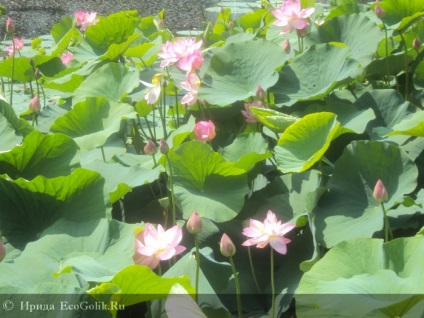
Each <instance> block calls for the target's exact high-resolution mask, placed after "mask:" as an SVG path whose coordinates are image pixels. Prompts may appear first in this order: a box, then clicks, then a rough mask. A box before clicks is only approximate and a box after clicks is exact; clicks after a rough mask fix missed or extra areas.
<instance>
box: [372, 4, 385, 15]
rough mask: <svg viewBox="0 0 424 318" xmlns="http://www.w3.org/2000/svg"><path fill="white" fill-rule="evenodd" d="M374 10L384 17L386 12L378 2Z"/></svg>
mask: <svg viewBox="0 0 424 318" xmlns="http://www.w3.org/2000/svg"><path fill="white" fill-rule="evenodd" d="M374 12H375V14H376V16H377V17H378V18H380V19H381V18H383V17H384V14H385V12H384V10H383V8H382V7H380V5H379V4H376V6H375V7H374Z"/></svg>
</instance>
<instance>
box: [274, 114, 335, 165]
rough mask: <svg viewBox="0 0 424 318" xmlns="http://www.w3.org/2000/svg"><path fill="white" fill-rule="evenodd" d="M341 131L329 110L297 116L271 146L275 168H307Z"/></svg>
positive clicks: (319, 157) (316, 160) (319, 156)
mask: <svg viewBox="0 0 424 318" xmlns="http://www.w3.org/2000/svg"><path fill="white" fill-rule="evenodd" d="M340 132H341V129H340V124H339V123H338V121H337V120H336V115H335V114H332V113H327V112H322V113H314V114H309V115H306V116H305V117H303V118H301V119H299V120H298V121H297V122H295V123H294V124H292V125H291V126H289V127H288V128H287V129H286V130H285V131H284V133H283V134H282V135H281V137H280V140H278V144H277V146H276V147H275V148H274V150H275V160H276V161H277V166H278V168H279V169H280V170H281V171H283V172H284V173H287V172H302V171H305V170H308V169H309V168H311V167H312V166H313V165H314V164H315V163H317V162H318V161H319V160H320V159H321V158H322V156H323V155H324V153H325V152H326V151H327V149H328V147H329V146H330V143H331V141H332V140H333V139H334V138H336V137H337V136H338V135H339V133H340Z"/></svg>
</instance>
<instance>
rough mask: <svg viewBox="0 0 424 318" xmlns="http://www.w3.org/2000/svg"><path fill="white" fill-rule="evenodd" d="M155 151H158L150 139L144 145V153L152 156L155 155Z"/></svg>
mask: <svg viewBox="0 0 424 318" xmlns="http://www.w3.org/2000/svg"><path fill="white" fill-rule="evenodd" d="M157 151H158V149H157V148H156V145H155V143H154V142H153V141H152V140H151V139H149V140H148V141H147V143H146V145H145V146H144V153H145V154H146V155H149V156H153V155H155V154H156V152H157Z"/></svg>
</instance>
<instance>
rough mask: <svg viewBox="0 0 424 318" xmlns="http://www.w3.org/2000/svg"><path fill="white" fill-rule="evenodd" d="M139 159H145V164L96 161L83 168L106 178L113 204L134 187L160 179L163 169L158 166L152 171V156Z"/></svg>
mask: <svg viewBox="0 0 424 318" xmlns="http://www.w3.org/2000/svg"><path fill="white" fill-rule="evenodd" d="M128 155H130V154H128ZM137 157H138V159H144V160H143V161H144V164H140V165H131V166H124V165H122V164H121V163H113V162H111V163H105V162H104V161H103V160H99V159H96V160H93V161H90V162H87V163H84V164H83V165H82V166H83V167H84V168H86V169H90V170H94V171H97V172H99V173H100V174H101V175H102V176H103V178H105V181H106V185H105V187H106V190H107V191H108V192H109V196H110V201H111V203H114V202H116V201H118V200H119V199H120V198H122V197H123V196H124V195H125V194H127V193H128V192H130V191H131V189H133V188H134V187H137V186H141V185H143V184H146V183H152V182H154V181H155V180H156V179H158V178H159V174H160V173H161V170H163V168H161V167H160V166H157V167H155V168H153V169H152V166H153V161H152V158H151V157H150V156H137ZM140 162H141V160H140Z"/></svg>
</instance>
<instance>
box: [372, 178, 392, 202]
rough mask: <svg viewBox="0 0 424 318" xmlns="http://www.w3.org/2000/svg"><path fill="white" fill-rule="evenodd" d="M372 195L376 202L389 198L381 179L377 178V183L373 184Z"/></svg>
mask: <svg viewBox="0 0 424 318" xmlns="http://www.w3.org/2000/svg"><path fill="white" fill-rule="evenodd" d="M372 195H373V197H374V200H375V201H376V202H377V203H384V202H386V201H387V199H388V198H389V194H388V193H387V190H386V187H385V186H384V183H383V181H381V180H380V179H378V181H377V183H376V184H375V187H374V191H373V193H372Z"/></svg>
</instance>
